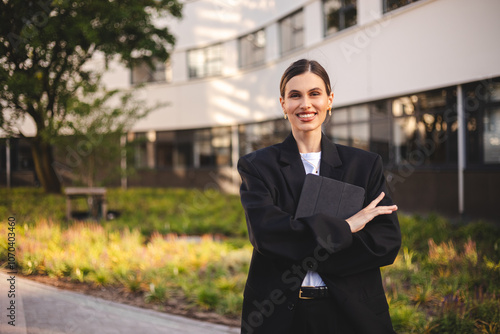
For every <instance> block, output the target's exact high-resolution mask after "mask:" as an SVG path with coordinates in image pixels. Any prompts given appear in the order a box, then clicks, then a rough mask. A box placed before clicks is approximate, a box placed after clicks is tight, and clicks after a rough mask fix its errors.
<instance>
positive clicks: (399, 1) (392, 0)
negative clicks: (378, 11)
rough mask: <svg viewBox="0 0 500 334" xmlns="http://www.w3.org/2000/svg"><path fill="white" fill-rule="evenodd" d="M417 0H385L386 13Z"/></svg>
mask: <svg viewBox="0 0 500 334" xmlns="http://www.w3.org/2000/svg"><path fill="white" fill-rule="evenodd" d="M417 1H418V0H384V13H387V12H390V11H391V10H394V9H398V8H399V7H403V6H406V5H409V4H411V3H413V2H417Z"/></svg>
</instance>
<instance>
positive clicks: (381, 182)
mask: <svg viewBox="0 0 500 334" xmlns="http://www.w3.org/2000/svg"><path fill="white" fill-rule="evenodd" d="M382 191H383V192H384V193H385V197H384V198H383V199H382V201H381V202H380V203H379V205H380V206H386V205H393V202H392V199H391V197H390V195H389V194H388V192H387V189H386V185H385V177H384V168H383V163H382V159H381V157H380V156H377V159H376V160H375V163H374V166H373V168H372V172H371V175H370V177H369V179H368V187H367V203H370V202H371V201H373V200H374V199H375V198H376V197H377V196H378V195H379V194H380V193H381V192H382ZM400 247H401V231H400V228H399V222H398V218H397V214H396V212H393V213H392V214H390V215H380V216H377V217H375V218H374V219H373V220H372V221H370V222H369V223H368V224H366V226H365V228H364V229H362V230H361V231H359V232H357V233H354V234H353V241H352V244H351V245H350V246H349V247H348V248H346V249H343V250H341V251H339V252H335V253H332V254H331V255H330V256H329V258H328V259H327V260H326V261H323V262H321V263H320V265H319V268H318V272H319V273H327V274H333V275H337V276H347V275H351V274H356V273H359V272H362V271H365V270H369V269H372V268H377V267H383V266H386V265H390V264H392V263H393V262H394V260H395V258H396V256H397V254H398V251H399V248H400Z"/></svg>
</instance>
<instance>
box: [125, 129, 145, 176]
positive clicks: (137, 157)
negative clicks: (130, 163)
mask: <svg viewBox="0 0 500 334" xmlns="http://www.w3.org/2000/svg"><path fill="white" fill-rule="evenodd" d="M129 140H131V141H133V143H134V166H135V167H136V168H147V167H148V150H147V142H148V140H147V138H146V133H142V132H141V133H135V134H134V136H131V137H130V138H129Z"/></svg>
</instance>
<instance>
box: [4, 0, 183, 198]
mask: <svg viewBox="0 0 500 334" xmlns="http://www.w3.org/2000/svg"><path fill="white" fill-rule="evenodd" d="M181 10H182V5H181V4H180V3H179V2H178V1H176V0H120V1H117V0H100V1H96V0H73V1H71V0H51V1H47V0H38V1H13V0H3V1H0V27H1V28H0V83H1V84H0V106H1V108H2V112H1V114H0V126H1V128H2V129H3V130H4V131H6V132H7V133H9V134H10V135H14V136H24V134H23V133H22V130H21V129H20V128H19V124H20V122H21V121H23V120H24V119H25V118H26V117H28V118H31V119H32V120H33V122H34V124H35V126H36V135H35V138H34V140H33V141H32V143H33V144H32V151H33V158H34V162H35V169H36V172H37V174H38V177H39V179H40V182H41V183H42V185H43V187H44V188H45V190H46V191H47V192H59V191H60V184H59V182H58V180H57V177H56V175H55V173H54V170H53V166H52V165H53V160H54V159H53V156H52V145H53V143H54V140H55V138H57V137H58V136H59V135H60V134H61V133H62V132H63V131H64V130H65V129H68V128H71V124H69V123H68V122H70V121H71V120H72V119H74V118H75V116H77V117H80V118H81V117H85V116H86V115H87V114H91V110H90V109H85V108H80V107H79V108H73V106H75V100H78V98H79V96H82V95H83V94H84V93H85V92H86V91H95V86H96V85H98V84H99V78H100V75H99V73H96V69H95V68H94V67H93V66H91V64H92V63H91V62H89V61H90V60H91V59H95V58H96V57H102V59H103V60H104V63H105V64H106V66H107V64H108V63H109V61H111V60H113V59H118V60H119V61H121V62H123V63H124V64H125V65H127V66H133V65H136V64H139V63H142V62H146V63H147V64H149V65H150V66H153V61H154V60H155V59H160V60H162V61H166V60H167V59H168V57H169V54H170V52H171V50H172V47H173V45H174V43H175V37H174V36H173V35H172V34H171V32H170V31H169V29H168V28H167V27H165V26H160V25H158V24H156V23H155V19H156V18H164V17H174V18H180V17H181Z"/></svg>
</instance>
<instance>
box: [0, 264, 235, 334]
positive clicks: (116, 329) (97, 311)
mask: <svg viewBox="0 0 500 334" xmlns="http://www.w3.org/2000/svg"><path fill="white" fill-rule="evenodd" d="M9 277H10V276H9V275H8V274H6V273H0V333H2V334H17V333H22V334H48V333H51V334H52V333H54V334H80V333H81V334H93V333H103V334H115V333H116V334H141V333H148V334H150V333H151V334H154V333H176V334H177V333H179V334H185V333H186V334H187V333H196V334H198V333H199V334H204V333H207V334H212V333H213V334H215V333H239V329H237V328H231V327H227V326H222V325H215V324H211V323H206V322H202V321H198V320H193V319H188V318H184V317H180V316H176V315H170V314H165V313H161V312H156V311H153V310H145V309H142V308H138V307H133V306H129V305H123V304H119V303H114V302H110V301H106V300H103V299H99V298H95V297H91V296H86V295H83V294H79V293H75V292H71V291H64V290H60V289H57V288H54V287H51V286H47V285H44V284H40V283H37V282H33V281H30V280H27V279H22V278H19V277H18V276H16V277H15V286H14V287H15V297H12V296H10V297H9V290H10V288H11V285H10V283H11V282H14V281H10V282H9V281H8V279H9ZM12 301H14V302H15V304H14V306H15V325H16V326H15V327H13V326H11V325H9V324H8V321H11V319H9V317H8V316H9V314H10V313H11V311H10V310H8V307H9V306H10V303H11V302H12Z"/></svg>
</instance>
